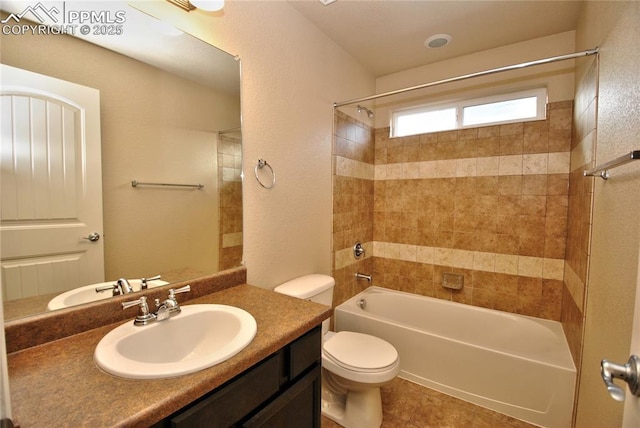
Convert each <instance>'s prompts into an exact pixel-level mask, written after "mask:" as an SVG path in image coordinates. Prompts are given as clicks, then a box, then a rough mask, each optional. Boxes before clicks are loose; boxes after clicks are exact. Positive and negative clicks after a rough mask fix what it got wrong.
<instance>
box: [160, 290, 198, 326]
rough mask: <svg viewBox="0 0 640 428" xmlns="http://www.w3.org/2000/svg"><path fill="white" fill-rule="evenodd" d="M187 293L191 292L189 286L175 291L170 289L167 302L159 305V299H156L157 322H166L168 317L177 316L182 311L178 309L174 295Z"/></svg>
mask: <svg viewBox="0 0 640 428" xmlns="http://www.w3.org/2000/svg"><path fill="white" fill-rule="evenodd" d="M188 291H191V286H190V285H185V286H184V287H182V288H178V289H177V290H174V289H173V288H171V289H170V290H169V298H167V300H165V301H164V302H162V303H160V299H156V308H158V309H157V310H156V319H157V321H162V320H166V319H167V318H169V317H172V316H174V315H178V314H179V313H180V312H181V311H182V309H180V305H178V301H177V300H176V294H179V293H186V292H188Z"/></svg>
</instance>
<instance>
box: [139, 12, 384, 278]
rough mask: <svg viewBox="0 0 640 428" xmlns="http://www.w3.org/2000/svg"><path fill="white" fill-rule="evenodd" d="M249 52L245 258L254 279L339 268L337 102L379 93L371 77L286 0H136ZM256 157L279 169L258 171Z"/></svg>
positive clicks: (245, 67)
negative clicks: (197, 0) (189, 1)
mask: <svg viewBox="0 0 640 428" xmlns="http://www.w3.org/2000/svg"><path fill="white" fill-rule="evenodd" d="M134 4H135V5H137V6H138V5H139V6H140V8H142V9H144V10H147V11H148V12H150V13H151V14H152V15H154V16H160V17H164V19H165V20H166V21H168V22H172V23H174V24H176V25H177V26H179V27H180V28H182V29H185V30H186V31H188V32H190V33H192V34H194V35H196V36H198V37H199V38H201V39H203V40H206V41H208V42H211V43H212V44H215V45H217V46H218V47H220V48H221V49H223V50H226V51H227V52H230V53H232V54H234V55H239V56H240V58H241V60H242V114H243V133H242V142H243V149H244V153H243V155H244V156H243V157H244V160H243V167H244V173H245V181H244V190H243V192H244V194H243V199H244V200H243V204H244V222H245V227H244V228H243V230H244V252H245V253H244V258H245V261H246V266H247V270H248V281H249V283H251V284H254V285H257V286H262V287H265V288H271V287H274V286H276V285H278V284H279V283H281V282H283V281H286V280H288V279H291V278H293V277H295V276H298V275H302V274H306V273H310V272H319V273H326V274H329V273H331V208H332V202H331V135H332V124H333V102H335V101H340V100H343V99H347V98H353V97H358V96H365V95H369V94H371V93H373V90H374V79H373V76H371V75H369V74H368V73H367V72H365V71H364V70H363V69H362V67H361V66H360V65H359V64H357V63H356V62H355V60H354V59H353V58H351V57H350V56H349V55H347V54H346V53H345V52H344V51H342V50H341V49H340V48H338V47H337V46H336V45H335V44H334V43H333V42H332V41H331V40H330V39H329V38H328V37H327V36H325V35H324V34H322V33H321V32H320V31H318V30H317V29H316V28H315V27H314V26H313V25H312V24H311V23H310V22H308V21H307V20H306V19H304V18H303V17H302V16H301V15H300V14H299V13H298V12H297V11H296V10H295V9H293V8H292V7H291V6H290V5H289V4H287V3H286V2H282V1H255V2H254V1H246V2H245V1H243V2H236V1H228V2H227V3H226V5H225V8H224V10H223V12H221V13H204V12H201V11H194V12H191V13H186V12H183V11H181V10H180V9H178V8H176V7H175V6H172V5H170V4H168V3H166V2H138V3H134ZM258 158H263V159H266V160H267V161H268V162H269V164H270V165H272V166H273V169H274V170H275V172H276V174H277V184H276V186H275V187H274V188H273V189H271V190H266V189H263V188H262V187H260V185H259V184H258V183H257V182H256V180H255V178H254V176H253V169H254V167H255V164H256V161H257V159H258Z"/></svg>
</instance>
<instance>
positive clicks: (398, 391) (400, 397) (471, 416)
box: [322, 378, 534, 428]
mask: <svg viewBox="0 0 640 428" xmlns="http://www.w3.org/2000/svg"><path fill="white" fill-rule="evenodd" d="M382 410H383V412H384V420H383V421H382V428H435V427H438V428H444V427H450V428H467V427H469V428H497V427H499V428H532V427H534V425H530V424H528V423H526V422H522V421H519V420H517V419H513V418H511V417H509V416H505V415H503V414H500V413H496V412H492V411H490V410H487V409H484V408H482V407H478V406H475V405H473V404H470V403H467V402H466V401H462V400H459V399H457V398H453V397H450V396H448V395H445V394H441V393H439V392H436V391H433V390H431V389H428V388H424V387H422V386H420V385H417V384H415V383H413V382H409V381H407V380H404V379H400V378H396V379H395V380H394V381H393V382H391V384H389V385H387V386H386V387H383V388H382ZM322 428H340V426H339V425H337V424H336V423H335V422H333V421H331V420H330V419H327V418H325V417H323V418H322Z"/></svg>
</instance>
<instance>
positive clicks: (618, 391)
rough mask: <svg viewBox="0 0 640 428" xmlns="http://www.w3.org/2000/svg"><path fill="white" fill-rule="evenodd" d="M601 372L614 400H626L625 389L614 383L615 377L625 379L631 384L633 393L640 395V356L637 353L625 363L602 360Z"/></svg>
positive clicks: (630, 387) (630, 388)
mask: <svg viewBox="0 0 640 428" xmlns="http://www.w3.org/2000/svg"><path fill="white" fill-rule="evenodd" d="M600 374H601V375H602V380H603V381H604V384H605V385H606V386H607V391H609V394H611V397H612V398H613V399H614V400H616V401H624V389H623V388H622V387H620V386H618V385H616V384H615V383H613V378H618V379H622V380H624V381H625V382H627V384H628V385H629V390H630V391H631V393H632V394H633V395H636V396H640V357H638V356H637V355H632V356H630V357H629V361H627V363H626V364H624V365H623V364H616V363H612V362H611V361H607V360H602V362H601V363H600Z"/></svg>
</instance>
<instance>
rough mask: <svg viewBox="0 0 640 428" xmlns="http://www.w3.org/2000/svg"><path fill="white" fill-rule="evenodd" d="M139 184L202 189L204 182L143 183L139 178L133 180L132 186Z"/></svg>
mask: <svg viewBox="0 0 640 428" xmlns="http://www.w3.org/2000/svg"><path fill="white" fill-rule="evenodd" d="M138 186H168V187H189V188H195V189H202V188H203V187H204V184H199V183H198V184H172V183H142V182H140V181H138V180H131V187H138Z"/></svg>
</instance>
